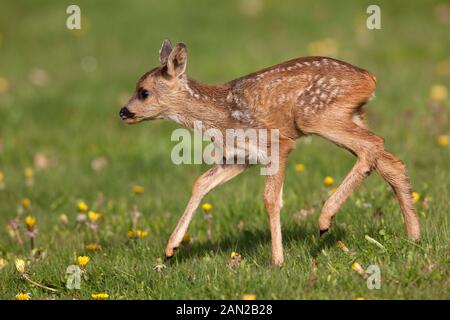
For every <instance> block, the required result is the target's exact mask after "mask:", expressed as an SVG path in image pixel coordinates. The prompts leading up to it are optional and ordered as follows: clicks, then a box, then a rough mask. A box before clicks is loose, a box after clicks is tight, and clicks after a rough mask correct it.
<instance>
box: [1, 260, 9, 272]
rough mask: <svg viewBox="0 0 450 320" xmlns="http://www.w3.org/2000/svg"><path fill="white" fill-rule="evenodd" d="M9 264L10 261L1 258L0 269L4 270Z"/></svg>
mask: <svg viewBox="0 0 450 320" xmlns="http://www.w3.org/2000/svg"><path fill="white" fill-rule="evenodd" d="M7 264H8V261H6V260H5V259H3V258H0V270H2V269H3V268H4V267H6V265H7Z"/></svg>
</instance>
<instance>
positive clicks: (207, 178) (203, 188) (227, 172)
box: [165, 164, 247, 259]
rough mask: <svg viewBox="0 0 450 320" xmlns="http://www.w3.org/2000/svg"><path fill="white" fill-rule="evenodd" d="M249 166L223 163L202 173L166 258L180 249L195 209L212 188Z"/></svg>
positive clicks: (171, 240) (168, 247)
mask: <svg viewBox="0 0 450 320" xmlns="http://www.w3.org/2000/svg"><path fill="white" fill-rule="evenodd" d="M246 168H247V165H237V164H223V165H216V166H214V167H212V168H211V169H209V170H208V171H206V172H205V173H204V174H202V175H201V176H200V177H198V179H197V180H196V181H195V183H194V187H193V188H192V196H191V199H190V200H189V203H188V205H187V207H186V209H185V210H184V213H183V215H182V216H181V218H180V220H179V221H178V224H177V226H176V228H175V230H174V231H173V232H172V235H171V236H170V238H169V241H168V243H167V246H166V251H165V253H166V259H168V258H171V257H172V256H173V255H174V253H175V250H176V249H178V247H179V245H180V243H181V241H182V240H183V237H184V235H185V234H186V231H187V229H188V227H189V224H190V222H191V220H192V218H193V217H194V213H195V210H196V209H197V207H198V205H199V204H200V201H202V199H203V197H204V196H206V195H207V194H208V192H210V191H211V190H212V189H214V188H215V187H217V186H218V185H221V184H222V183H225V182H227V181H228V180H230V179H232V178H234V177H236V176H237V175H238V174H240V173H241V172H243V171H244V170H245V169H246Z"/></svg>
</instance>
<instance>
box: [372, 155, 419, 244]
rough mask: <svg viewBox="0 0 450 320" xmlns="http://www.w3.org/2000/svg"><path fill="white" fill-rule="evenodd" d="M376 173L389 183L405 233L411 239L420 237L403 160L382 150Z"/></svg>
mask: <svg viewBox="0 0 450 320" xmlns="http://www.w3.org/2000/svg"><path fill="white" fill-rule="evenodd" d="M376 169H377V171H378V173H379V174H380V175H381V176H382V177H383V179H384V180H386V182H387V183H389V184H390V185H391V187H392V189H393V190H394V193H395V196H396V197H397V199H398V202H399V203H400V207H401V209H402V214H403V220H404V223H405V228H406V233H407V234H408V237H409V238H410V239H411V240H418V239H419V238H420V226H419V220H418V219H417V215H416V209H415V208H414V204H413V201H412V190H411V183H410V181H409V177H408V175H407V174H406V167H405V165H404V164H403V162H402V161H401V160H400V159H398V158H396V157H394V156H393V155H392V154H390V153H389V152H387V151H383V152H382V153H381V154H380V156H379V157H378V159H377V162H376Z"/></svg>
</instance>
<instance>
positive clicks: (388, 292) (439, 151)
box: [0, 0, 450, 299]
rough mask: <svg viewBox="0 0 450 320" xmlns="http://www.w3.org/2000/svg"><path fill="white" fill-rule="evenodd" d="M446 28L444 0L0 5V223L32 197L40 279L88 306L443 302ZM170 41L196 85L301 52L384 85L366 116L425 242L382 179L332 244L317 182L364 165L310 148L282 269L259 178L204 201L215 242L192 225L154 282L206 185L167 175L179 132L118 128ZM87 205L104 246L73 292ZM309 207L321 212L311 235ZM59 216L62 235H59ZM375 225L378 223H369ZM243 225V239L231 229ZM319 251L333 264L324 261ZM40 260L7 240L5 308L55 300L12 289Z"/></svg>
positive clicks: (296, 186) (354, 207)
mask: <svg viewBox="0 0 450 320" xmlns="http://www.w3.org/2000/svg"><path fill="white" fill-rule="evenodd" d="M70 4H77V5H79V6H80V8H81V15H82V29H81V30H78V31H71V30H68V29H67V28H66V19H67V17H68V15H67V14H66V8H67V6H68V5H70ZM370 4H377V5H379V6H380V8H381V23H382V29H381V30H368V29H367V28H366V19H367V17H368V14H367V13H366V8H367V7H368V5H370ZM449 31H450V2H449V1H413V2H404V1H375V2H374V1H339V2H337V1H324V0H320V1H317V0H316V1H274V0H239V1H238V0H233V1H220V2H219V1H214V2H213V1H206V0H202V1H135V0H133V1H121V2H111V1H95V2H94V1H76V2H75V3H73V2H68V1H22V0H19V1H4V2H3V3H2V5H1V10H0V172H2V174H3V176H4V185H5V188H4V190H0V224H1V225H2V226H5V225H7V224H8V223H9V222H10V221H11V220H12V219H14V218H15V217H16V216H17V215H18V213H17V207H18V206H20V202H21V199H22V198H24V197H27V198H29V199H30V200H31V203H32V209H31V213H32V214H33V215H34V216H36V218H37V220H38V226H39V235H38V237H37V239H36V243H37V245H38V246H42V247H43V248H44V249H45V250H46V252H47V253H48V256H47V258H45V259H42V260H41V261H40V262H39V263H35V264H33V268H34V269H33V274H34V276H35V277H36V278H38V279H40V280H41V281H42V282H45V283H47V284H51V285H53V286H55V287H61V288H62V291H63V293H59V294H57V295H56V297H58V298H72V297H74V296H73V295H75V297H76V298H89V294H90V292H92V291H108V292H109V293H110V294H111V297H112V298H239V297H240V296H241V295H242V294H245V293H254V294H256V295H257V297H258V298H350V299H352V298H355V297H357V296H364V297H368V298H386V297H387V298H409V297H415V298H432V297H434V298H448V297H449V289H448V281H449V277H448V276H449V270H448V262H449V261H448V253H449V251H448V248H449V245H450V243H449V233H448V230H449V229H448V227H449V223H448V213H449V206H450V192H449V190H450V179H449V178H450V168H449V167H450V166H449V163H450V162H449V160H450V157H449V154H450V152H449V151H450V149H449V147H448V135H449V134H450V102H449V98H448V93H447V90H448V88H449V86H450V77H449V75H450V32H449ZM165 38H169V39H171V41H172V43H176V42H179V41H182V42H184V43H186V45H187V47H188V51H189V58H188V69H187V73H188V74H189V75H190V76H191V77H192V78H194V79H196V80H199V81H202V82H211V83H220V82H226V81H229V80H231V79H233V78H237V77H240V76H242V75H245V74H247V73H250V72H253V71H256V70H258V69H261V68H263V67H267V66H270V65H273V64H276V63H279V62H282V61H285V60H288V59H291V58H295V57H299V56H307V55H327V56H332V57H335V58H338V59H341V60H345V61H347V62H349V63H352V64H354V65H357V66H359V67H362V68H365V69H368V70H370V71H371V72H372V73H374V74H375V75H376V77H377V81H378V87H377V91H376V96H377V98H376V99H375V100H374V101H372V102H370V103H369V105H368V106H367V110H368V120H369V125H370V128H371V129H372V130H373V131H374V132H376V133H377V134H379V135H381V136H383V137H384V138H385V139H386V148H387V149H388V150H390V151H391V152H392V153H394V154H395V155H397V156H399V157H400V158H402V159H403V160H404V161H405V162H406V164H407V167H408V169H409V173H410V175H411V178H412V183H413V189H414V191H415V192H417V193H418V194H419V195H420V200H419V201H418V204H417V205H418V211H419V216H420V219H421V223H422V226H423V230H424V231H423V233H424V239H423V240H422V243H421V244H419V245H417V246H416V245H413V244H411V243H409V242H407V241H406V240H405V239H404V233H403V227H402V221H401V215H400V211H399V208H398V205H397V203H396V202H395V201H394V199H393V198H392V197H391V193H390V190H389V188H388V187H387V186H386V185H385V183H384V182H382V180H381V179H379V178H378V177H376V175H373V176H371V177H370V178H369V179H368V181H367V182H365V183H364V185H363V186H362V187H361V188H360V190H359V191H358V192H357V193H356V194H355V196H353V197H352V198H350V200H349V201H348V202H347V204H346V205H345V206H344V208H343V209H342V212H341V213H340V214H339V215H338V217H337V219H336V226H337V227H336V228H337V231H335V232H334V235H330V236H329V238H328V240H324V241H325V244H324V243H323V242H320V240H318V239H317V238H316V232H317V224H316V221H317V217H318V214H319V212H320V207H321V204H322V202H323V201H324V200H325V199H326V197H327V195H328V190H326V189H325V188H324V187H323V185H322V180H323V177H325V176H326V175H330V176H333V177H334V179H335V181H336V183H338V182H339V181H341V180H342V179H343V178H344V177H345V175H346V174H347V172H348V171H349V170H350V168H351V166H352V164H353V162H354V158H353V157H352V156H351V155H349V154H347V153H346V152H344V151H342V150H340V149H338V148H337V147H335V146H334V145H332V144H331V143H329V142H326V141H324V140H322V139H319V138H316V137H313V138H312V139H311V138H307V139H305V140H304V141H299V142H298V144H297V149H296V150H295V152H293V154H292V156H291V158H290V162H289V168H288V171H287V178H286V179H287V180H286V184H285V192H284V200H285V207H284V208H283V218H282V219H283V224H284V226H285V232H286V234H285V246H286V253H285V254H286V258H287V265H286V267H285V268H284V269H283V270H282V271H275V270H271V269H270V268H269V267H268V261H269V257H270V256H269V254H270V244H269V242H268V241H269V236H268V224H267V221H266V216H265V213H264V210H263V206H262V201H261V199H262V196H261V191H262V182H263V178H262V177H260V176H259V175H258V172H259V171H258V170H257V169H256V168H254V169H252V170H250V171H249V172H247V173H245V174H244V175H242V176H241V177H239V178H237V179H235V180H234V181H231V182H230V183H229V184H227V185H225V186H223V187H220V188H218V189H217V190H216V191H214V192H212V193H211V195H209V196H208V197H207V199H206V200H207V201H209V202H211V203H213V205H214V225H213V228H214V240H213V242H212V243H210V242H209V241H208V240H207V239H206V235H205V230H206V229H205V228H206V226H205V222H204V220H203V219H202V218H201V217H200V216H199V217H196V219H195V220H194V222H193V224H192V226H191V228H190V234H191V235H192V237H193V239H194V240H193V243H192V245H191V247H190V249H189V248H188V250H185V252H184V253H183V252H182V251H183V250H180V253H179V254H180V258H179V260H175V265H176V266H175V268H177V269H175V270H173V269H172V267H171V270H170V271H168V272H169V273H168V274H169V275H170V276H167V272H166V274H165V275H164V274H163V275H160V274H156V273H154V272H153V271H152V270H151V264H152V263H153V262H154V261H155V259H156V258H157V257H158V256H162V253H163V248H164V244H165V241H166V239H167V237H168V235H169V234H170V232H171V231H172V228H173V227H174V226H175V224H176V221H177V218H178V217H179V215H180V214H181V213H182V211H183V210H184V206H185V204H186V203H187V200H188V198H189V195H190V189H191V185H192V183H193V181H194V179H195V177H196V176H198V175H199V174H200V173H201V172H203V171H204V170H205V169H206V166H194V165H182V166H177V165H174V164H173V163H172V162H171V160H170V151H171V149H172V147H173V146H174V144H175V143H174V142H171V141H170V133H171V132H172V130H173V129H175V128H177V125H176V124H173V123H169V122H161V121H158V122H146V123H142V124H140V125H138V126H126V125H125V124H123V123H122V122H121V121H120V119H119V117H118V111H119V109H120V107H121V106H122V105H123V104H124V102H125V101H126V100H127V98H128V97H129V96H130V94H132V93H133V90H134V86H135V83H136V81H137V79H138V78H139V76H140V75H142V74H143V73H144V72H146V71H147V70H149V69H151V68H153V67H154V66H156V65H157V64H158V50H159V48H160V45H161V42H162V40H163V39H165ZM296 163H303V164H304V165H305V167H306V170H305V172H303V173H301V174H299V173H298V172H296V171H295V164H296ZM26 168H32V169H33V171H34V175H33V179H34V185H33V186H32V187H28V186H27V185H26V183H25V180H26V179H25V178H24V170H25V169H26ZM135 184H139V185H142V186H143V187H144V188H145V192H144V194H143V195H142V196H140V197H137V196H135V195H133V193H132V187H133V185H135ZM80 199H83V200H85V201H86V202H88V203H89V204H90V205H91V204H92V207H93V208H94V209H95V210H98V211H101V212H102V214H104V221H102V224H101V226H100V230H99V231H98V234H97V235H96V240H98V242H100V243H101V244H102V246H103V247H104V250H103V251H102V253H101V254H99V255H98V256H97V257H96V258H95V260H96V261H95V262H96V267H95V268H96V271H95V272H93V275H92V276H91V277H90V282H88V283H87V284H86V285H85V286H84V287H83V289H82V290H81V291H80V292H77V293H75V294H74V293H72V292H69V291H67V290H66V291H64V289H63V288H64V284H63V283H64V271H65V267H66V266H67V265H68V264H70V263H74V262H75V257H76V256H77V255H78V254H82V253H83V252H84V251H85V248H84V245H85V244H86V242H88V241H89V240H90V238H89V237H90V233H89V232H90V231H87V230H84V229H83V232H81V231H77V232H75V233H74V232H73V231H74V230H78V229H74V228H75V227H74V226H75V225H76V222H75V217H76V211H77V210H76V203H77V201H79V200H80ZM425 200H426V202H425V203H424V201H425ZM134 204H137V205H138V207H139V210H140V211H142V212H143V217H142V219H141V221H140V224H141V227H142V228H146V229H147V230H148V231H149V237H148V239H146V240H144V241H142V242H145V243H144V244H143V245H140V246H133V247H131V249H130V246H129V243H128V242H127V239H126V233H127V230H128V228H129V217H128V214H127V212H128V211H130V210H131V208H132V207H133V205H134ZM302 208H307V209H309V208H313V210H312V212H313V213H312V214H311V216H310V217H307V218H305V219H300V220H301V221H300V220H299V219H298V216H299V213H298V212H299V210H300V209H302ZM380 212H382V214H380ZM62 213H65V214H66V215H67V216H68V218H69V223H68V224H62V223H61V222H60V219H59V218H60V215H61V214H62ZM377 215H381V216H382V218H381V222H380V221H379V220H374V219H375V218H373V217H374V216H375V217H377ZM18 219H19V221H22V220H21V219H22V216H21V213H19V218H18ZM303 220H305V221H303ZM240 222H242V223H243V225H245V228H243V229H244V231H241V228H238V227H237V225H238V223H240ZM339 226H340V227H339ZM380 232H381V233H380ZM365 234H369V235H371V236H373V237H378V239H379V237H385V238H382V239H384V241H385V245H386V246H388V247H389V250H388V252H387V253H386V252H384V253H379V252H377V251H376V249H373V248H372V245H371V244H368V243H367V242H366V241H365V240H364V235H365ZM386 234H387V235H386ZM337 240H343V241H345V242H346V243H347V245H348V246H349V247H350V245H352V246H353V248H354V249H355V256H351V257H344V258H343V257H342V253H341V252H336V251H337V250H338V249H336V248H335V242H336V241H337ZM379 240H380V239H379ZM380 241H381V240H380ZM349 244H350V245H349ZM232 250H234V251H238V252H241V253H243V255H244V257H245V258H246V259H245V260H246V261H247V262H246V263H247V264H246V265H245V267H244V268H242V270H239V272H238V274H237V275H235V274H233V273H230V272H229V271H228V270H227V269H226V266H225V261H226V259H227V257H228V255H229V253H230V251H232ZM322 250H325V253H326V252H327V250H328V251H330V252H329V253H328V254H326V255H325V256H324V255H323V254H322V253H321V251H322ZM28 251H29V250H28V247H27V246H21V245H20V244H18V243H16V242H15V240H14V239H13V238H11V237H9V236H8V232H7V230H6V229H3V228H2V231H1V232H0V257H3V259H4V260H5V263H9V266H6V267H5V268H4V269H3V270H0V279H1V278H4V279H5V280H0V281H2V283H5V285H4V286H2V287H1V288H0V297H2V298H14V295H15V294H16V293H17V292H18V291H20V290H28V291H32V294H33V295H34V297H36V298H45V297H47V296H48V295H49V293H47V292H45V290H44V291H42V290H41V289H38V288H35V287H31V288H30V286H29V285H27V284H26V283H24V282H23V281H22V280H18V279H17V277H15V276H14V270H13V267H12V264H13V263H12V261H13V258H14V257H15V256H17V255H21V256H25V257H27V256H28V255H29V252H28ZM205 255H206V257H207V258H208V259H206V260H205V261H204V259H205ZM176 259H178V258H176ZM311 259H316V260H318V261H319V271H318V272H319V274H320V275H321V276H319V278H318V280H317V284H316V285H315V287H314V286H313V287H312V289H306V287H307V283H308V282H307V280H308V278H309V275H310V272H311V270H310V261H311ZM333 259H334V260H333ZM356 259H359V260H361V261H365V263H366V265H367V264H370V263H373V262H374V261H375V262H377V263H379V264H381V265H383V267H385V268H387V270H388V271H387V275H386V285H385V287H384V289H383V290H380V291H369V290H368V289H367V288H366V287H365V283H364V281H362V280H361V279H358V278H357V276H355V275H354V274H353V272H352V270H351V269H350V267H349V266H350V264H351V262H353V261H355V260H356ZM408 259H409V260H408ZM427 259H429V261H430V263H429V264H430V265H433V267H432V268H431V269H430V271H429V272H428V273H426V272H425V271H423V268H424V266H423V264H424V263H428V262H426V261H428V260H427ZM424 261H425V262H424ZM330 265H331V266H332V267H330ZM193 266H195V268H193ZM405 266H406V269H407V270H409V271H405ZM119 267H120V268H122V269H121V270H122V271H123V273H122V272H121V271H117V270H116V269H117V268H119ZM194 269H195V270H194ZM222 269H224V270H222ZM383 270H385V269H383ZM126 274H127V275H126ZM170 277H171V279H172V280H170ZM330 277H331V278H330ZM330 279H331V280H330ZM3 281H4V282H3ZM433 288H434V289H433ZM308 290H309V291H308ZM16 291H17V292H16Z"/></svg>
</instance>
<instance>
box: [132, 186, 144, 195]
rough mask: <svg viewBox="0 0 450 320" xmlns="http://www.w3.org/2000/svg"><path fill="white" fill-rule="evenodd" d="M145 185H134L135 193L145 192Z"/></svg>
mask: <svg viewBox="0 0 450 320" xmlns="http://www.w3.org/2000/svg"><path fill="white" fill-rule="evenodd" d="M144 191H145V190H144V187H143V186H140V185H138V184H135V185H134V186H133V192H134V193H135V194H143V193H144Z"/></svg>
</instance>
